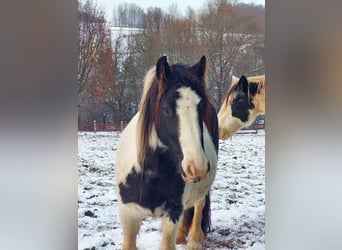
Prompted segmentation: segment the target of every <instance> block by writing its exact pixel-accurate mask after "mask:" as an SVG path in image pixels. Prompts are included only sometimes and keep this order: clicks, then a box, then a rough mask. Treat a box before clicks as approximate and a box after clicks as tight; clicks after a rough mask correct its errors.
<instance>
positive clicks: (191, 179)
mask: <svg viewBox="0 0 342 250" xmlns="http://www.w3.org/2000/svg"><path fill="white" fill-rule="evenodd" d="M209 171H210V164H209V163H208V168H207V172H206V173H205V174H204V175H203V176H187V175H186V173H185V172H184V171H183V169H182V173H181V175H182V178H183V180H184V181H185V182H187V183H198V182H200V181H201V180H202V179H203V178H204V177H206V175H207V174H208V172H209Z"/></svg>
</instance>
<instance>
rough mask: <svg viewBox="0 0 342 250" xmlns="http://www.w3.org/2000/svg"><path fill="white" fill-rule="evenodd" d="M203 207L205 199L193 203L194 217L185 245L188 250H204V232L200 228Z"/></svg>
mask: <svg viewBox="0 0 342 250" xmlns="http://www.w3.org/2000/svg"><path fill="white" fill-rule="evenodd" d="M204 206H205V197H203V199H201V200H199V201H197V202H196V203H195V206H194V208H195V211H194V217H193V220H192V224H191V227H190V231H189V239H188V244H187V249H188V250H202V249H204V243H205V242H204V241H205V237H204V232H203V230H202V227H201V221H202V216H203V215H202V211H203V208H204Z"/></svg>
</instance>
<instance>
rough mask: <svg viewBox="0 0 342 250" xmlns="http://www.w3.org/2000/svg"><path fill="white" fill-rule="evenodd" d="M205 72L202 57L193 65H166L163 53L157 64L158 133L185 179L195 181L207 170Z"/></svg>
mask: <svg viewBox="0 0 342 250" xmlns="http://www.w3.org/2000/svg"><path fill="white" fill-rule="evenodd" d="M205 73H206V58H205V57H204V56H203V57H202V58H201V59H200V61H199V62H198V63H197V64H195V65H193V66H187V65H183V64H174V65H171V66H169V64H168V62H167V59H166V56H163V57H161V58H160V59H159V60H158V62H157V65H156V79H157V81H158V95H159V98H157V99H159V101H158V103H159V111H158V114H157V117H158V119H157V122H156V130H157V135H158V138H159V140H160V141H161V142H162V143H163V144H164V145H165V146H166V147H167V152H166V153H167V154H169V158H170V160H172V161H174V163H175V165H176V166H177V168H178V170H177V171H179V172H180V173H181V174H182V176H183V179H184V180H185V181H187V182H197V181H199V180H200V179H201V178H202V177H204V176H205V175H206V174H207V172H208V171H209V164H208V160H207V158H206V155H205V153H204V148H203V147H204V146H203V145H204V143H203V116H204V112H205V109H206V104H207V101H208V100H207V96H206V85H205V82H206V80H205Z"/></svg>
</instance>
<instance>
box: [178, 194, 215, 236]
mask: <svg viewBox="0 0 342 250" xmlns="http://www.w3.org/2000/svg"><path fill="white" fill-rule="evenodd" d="M193 217H194V207H191V208H188V209H186V210H185V211H184V214H183V223H184V224H183V225H184V226H185V227H186V229H187V230H186V231H187V232H188V231H189V228H190V225H191V223H192V219H193ZM201 228H202V230H203V233H204V235H205V236H206V235H207V234H208V233H209V232H210V228H211V213H210V192H208V193H207V195H206V196H205V205H204V207H203V209H202V221H201Z"/></svg>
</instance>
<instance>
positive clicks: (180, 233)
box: [176, 210, 190, 244]
mask: <svg viewBox="0 0 342 250" xmlns="http://www.w3.org/2000/svg"><path fill="white" fill-rule="evenodd" d="M186 212H187V211H186V210H185V211H184V213H183V216H182V219H181V222H180V223H179V226H178V230H177V237H176V243H177V244H185V243H186V237H187V236H188V232H189V227H190V223H189V222H188V221H187V217H186V214H185V213H186Z"/></svg>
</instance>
